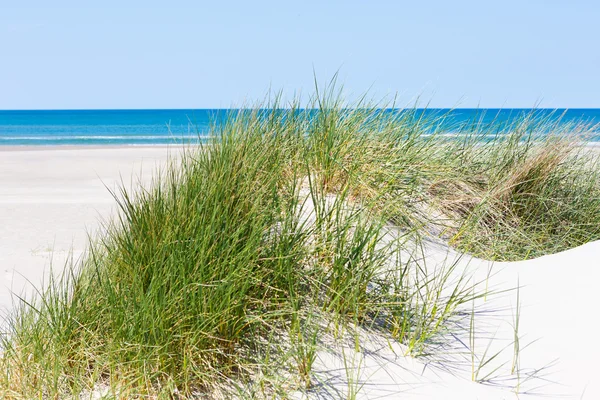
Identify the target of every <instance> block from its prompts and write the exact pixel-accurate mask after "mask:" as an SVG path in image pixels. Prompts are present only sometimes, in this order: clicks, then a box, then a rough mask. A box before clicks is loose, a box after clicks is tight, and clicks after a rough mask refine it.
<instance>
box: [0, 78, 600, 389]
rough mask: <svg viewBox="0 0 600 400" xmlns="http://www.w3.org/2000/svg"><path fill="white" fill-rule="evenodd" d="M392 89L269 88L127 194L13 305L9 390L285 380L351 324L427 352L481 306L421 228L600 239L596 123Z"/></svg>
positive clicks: (455, 236) (520, 237)
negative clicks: (447, 103)
mask: <svg viewBox="0 0 600 400" xmlns="http://www.w3.org/2000/svg"><path fill="white" fill-rule="evenodd" d="M389 106H393V104H391V105H390V104H381V103H370V102H367V101H365V100H361V101H358V102H356V103H354V104H347V103H345V102H344V101H343V99H342V97H341V96H340V94H339V92H338V90H337V89H336V88H335V86H332V87H330V88H328V89H327V90H325V92H321V93H317V94H316V95H315V96H314V98H313V99H312V100H311V101H310V102H309V104H308V106H305V107H304V108H301V107H300V102H292V103H291V104H289V103H285V104H282V103H281V102H280V101H279V100H277V99H276V100H273V101H269V102H263V103H259V104H256V105H255V106H253V107H248V108H246V109H243V110H240V111H238V112H232V113H228V114H227V116H226V118H225V120H224V121H221V122H220V123H219V124H215V125H214V127H213V128H212V132H211V133H210V136H211V139H210V140H209V142H208V143H205V144H203V145H201V146H199V147H190V148H189V149H187V150H186V152H185V154H184V155H183V156H182V157H181V159H180V160H178V161H177V162H174V163H173V165H172V166H171V167H169V168H167V169H166V170H163V171H160V173H159V174H157V176H156V178H155V181H154V182H153V184H152V185H151V186H150V187H145V188H143V187H139V188H138V189H137V190H134V191H133V192H132V191H128V190H125V189H123V190H122V191H121V192H119V193H115V197H116V199H117V201H118V204H119V206H120V212H119V214H118V215H117V216H115V218H114V219H113V220H111V221H110V222H107V223H106V233H105V234H104V235H103V236H102V237H101V238H100V239H97V240H94V241H92V242H91V243H90V246H89V250H88V251H87V253H86V254H85V256H84V257H83V258H82V259H81V260H79V261H76V262H75V261H73V263H72V265H69V266H68V268H67V269H66V272H65V273H64V274H62V275H61V274H58V275H55V276H54V278H52V279H51V281H50V282H48V285H47V286H46V287H44V288H43V290H41V291H40V292H39V293H38V294H37V295H36V296H35V297H34V298H33V299H21V301H20V302H19V305H18V306H17V307H16V310H15V311H14V313H13V315H12V316H11V317H10V318H9V320H8V322H7V324H8V333H7V335H5V336H4V338H3V341H2V349H3V350H2V355H1V356H0V366H1V371H2V372H1V373H0V394H1V396H2V397H3V398H76V397H77V395H80V394H82V393H83V394H85V393H90V392H92V391H95V390H96V391H98V390H104V392H103V393H105V394H106V396H107V398H111V397H114V398H134V397H139V398H145V397H150V398H191V397H194V396H198V397H201V396H209V397H215V398H217V397H224V398H228V397H231V396H234V395H236V396H239V397H241V398H246V397H248V398H254V397H272V396H275V395H281V396H284V395H285V393H290V392H293V391H297V390H300V391H301V390H304V389H306V388H309V387H310V386H311V385H312V384H313V383H314V376H313V373H312V371H311V367H312V365H313V362H314V360H315V355H316V352H317V350H318V349H319V348H321V347H323V346H326V345H327V340H336V338H341V337H343V336H344V335H345V333H347V332H351V331H352V330H353V329H357V328H361V329H369V330H374V331H376V332H381V333H382V334H385V335H388V336H390V337H392V338H394V340H397V341H399V342H401V343H402V344H403V345H405V346H406V349H407V353H408V354H410V355H412V356H415V357H418V356H420V355H424V354H428V355H431V354H432V350H431V344H434V343H439V341H440V340H450V339H448V336H447V335H446V333H447V332H448V331H450V330H452V329H459V326H460V324H456V323H454V322H455V321H456V320H457V319H461V318H467V319H468V318H470V317H471V313H470V304H471V301H472V300H473V299H474V298H475V297H478V296H482V295H484V292H483V290H482V289H480V287H479V286H477V285H475V284H473V283H472V282H469V281H468V279H461V278H460V277H461V274H460V271H458V273H456V272H457V271H453V272H454V274H450V273H449V271H451V270H452V269H453V266H452V265H450V266H447V268H443V269H442V268H434V269H431V268H429V269H428V268H425V267H424V266H423V265H422V264H421V263H420V261H419V258H418V257H414V256H413V255H412V254H414V251H415V249H418V248H419V245H418V243H419V242H420V241H421V240H422V239H424V238H435V239H436V240H442V241H445V242H446V243H448V244H449V245H450V246H451V247H453V248H455V249H458V250H460V251H462V252H465V253H468V254H471V255H474V256H476V257H481V258H486V259H490V260H521V259H526V258H533V257H538V256H541V255H544V254H550V253H554V252H558V251H562V250H565V249H568V248H572V247H575V246H578V245H580V244H583V243H586V242H588V241H591V240H596V239H600V179H599V178H600V167H599V165H598V159H597V157H596V156H595V153H594V152H592V151H590V150H589V148H586V147H585V141H586V138H587V135H589V134H590V133H592V132H593V131H594V129H595V127H591V126H587V125H585V124H565V123H562V122H561V121H560V118H557V116H552V118H549V117H538V116H537V115H536V114H535V113H532V114H527V115H523V116H522V117H521V118H519V119H517V120H515V121H512V122H508V123H505V122H498V123H495V124H493V125H483V124H480V123H478V122H477V121H473V124H470V125H468V126H461V127H457V128H456V130H455V133H456V134H455V135H452V136H449V135H446V133H447V131H446V130H444V129H442V126H441V125H440V121H441V120H443V118H444V115H438V116H436V117H430V118H425V117H424V116H423V113H422V112H420V111H419V109H412V110H402V111H399V112H394V111H390V110H387V111H385V110H383V109H384V108H386V107H389ZM307 109H309V110H310V111H306V110H307ZM451 276H459V278H458V279H454V278H451ZM464 310H467V312H464ZM324 338H328V339H327V340H324ZM70 396H75V397H70Z"/></svg>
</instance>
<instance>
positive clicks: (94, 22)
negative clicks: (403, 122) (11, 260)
mask: <svg viewBox="0 0 600 400" xmlns="http://www.w3.org/2000/svg"><path fill="white" fill-rule="evenodd" d="M84 3H85V4H88V5H84ZM92 3H94V4H95V5H94V4H92ZM125 4H126V5H125ZM599 20H600V1H597V0H595V1H592V0H588V1H584V0H562V1H559V0H546V1H542V0H520V1H514V0H503V1H484V0H479V1H462V0H451V1H447V0H446V1H400V0H398V1H392V0H390V1H381V0H370V1H366V0H364V1H352V0H347V1H327V0H321V1H312V0H311V1H301V2H291V1H283V0H279V1H260V0H255V1H212V2H205V1H198V0H196V1H192V0H189V1H183V0H170V1H168V2H167V1H160V2H158V1H152V0H144V1H138V0H129V1H124V0H119V1H113V0H104V1H102V2H100V1H95V2H91V1H89V2H83V1H61V0H53V1H41V0H38V1H33V0H32V1H29V0H21V1H15V0H0V109H86V108H94V109H97V108H109V109H117V108H227V107H232V106H233V107H235V106H238V105H240V104H243V103H245V102H249V101H253V100H256V99H260V98H263V97H264V96H265V94H266V93H267V92H268V90H269V89H272V90H282V91H283V93H284V97H286V98H290V97H291V96H293V95H294V94H297V93H301V94H302V95H303V96H307V95H309V94H310V93H312V92H313V91H314V88H315V78H316V80H317V82H318V84H319V85H321V86H322V85H323V84H324V83H325V82H327V81H328V80H330V79H331V78H332V77H333V76H334V75H335V74H336V73H338V82H340V83H341V84H343V88H344V93H345V95H346V96H347V98H348V99H353V98H356V97H357V96H359V95H361V94H364V93H368V95H369V96H370V97H372V98H376V99H389V98H392V97H393V96H395V95H397V96H398V99H399V100H398V101H399V102H400V103H405V104H411V103H412V102H414V101H415V100H416V99H420V100H419V101H420V102H421V103H425V104H428V105H429V106H430V107H504V108H509V107H514V108H518V107H532V106H536V105H537V106H541V107H549V108H588V107H596V108H599V107H600V51H598V40H599V39H600V23H599V22H598V21H599Z"/></svg>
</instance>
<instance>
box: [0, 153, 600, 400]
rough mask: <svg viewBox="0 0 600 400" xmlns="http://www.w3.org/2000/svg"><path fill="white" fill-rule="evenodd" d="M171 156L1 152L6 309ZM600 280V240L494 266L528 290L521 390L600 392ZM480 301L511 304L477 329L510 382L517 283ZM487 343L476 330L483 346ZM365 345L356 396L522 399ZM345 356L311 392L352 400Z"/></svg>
mask: <svg viewBox="0 0 600 400" xmlns="http://www.w3.org/2000/svg"><path fill="white" fill-rule="evenodd" d="M168 153H169V151H168V150H167V149H166V148H162V147H154V148H137V147H129V148H118V149H114V148H112V149H107V148H104V149H89V148H87V149H36V150H31V149H18V150H12V151H6V149H0V222H1V223H0V267H1V268H2V271H1V272H2V273H1V274H0V307H2V308H3V309H4V310H7V309H10V307H11V300H10V299H11V297H10V291H11V288H12V290H13V291H15V292H17V293H20V292H22V291H23V290H24V289H25V288H26V287H27V284H26V280H27V279H29V280H31V281H32V282H34V283H39V281H40V280H41V278H42V277H43V275H44V271H47V270H48V267H49V262H50V258H51V257H52V256H53V257H54V265H55V268H60V267H62V262H63V260H64V257H65V255H66V254H68V252H69V251H70V250H73V252H74V254H75V255H76V256H77V255H78V254H80V253H81V251H82V250H83V249H84V246H85V243H86V231H87V232H90V231H92V232H93V231H94V230H96V229H97V228H98V227H99V225H98V217H99V216H101V217H105V218H106V217H108V216H109V215H110V214H111V212H112V211H111V210H112V209H113V207H114V204H115V202H114V199H113V198H112V196H111V195H110V193H109V192H108V190H107V189H106V187H105V185H106V186H108V187H114V185H115V184H116V183H118V182H119V180H120V177H121V176H122V177H123V180H124V181H125V182H126V183H127V182H129V181H130V180H131V177H132V174H135V175H138V176H141V177H142V180H143V181H145V182H147V181H148V180H149V177H150V175H151V172H152V170H153V169H154V168H155V167H156V166H157V165H158V166H160V165H164V164H165V162H166V161H167V155H168ZM172 153H174V154H176V153H177V151H172ZM142 167H143V168H142ZM455 257H457V254H455V253H453V252H452V251H449V250H448V249H446V248H444V246H440V245H431V246H430V247H429V250H428V251H427V260H428V263H429V265H433V264H441V263H444V262H449V260H450V261H451V260H452V259H454V258H455ZM460 264H461V268H459V270H464V269H468V270H469V271H472V272H473V274H474V276H475V279H480V280H483V279H485V277H486V276H487V274H488V272H489V268H490V263H489V262H487V261H483V260H477V259H470V258H469V257H463V258H461V260H460ZM599 282H600V242H595V243H590V244H587V245H585V246H581V247H579V248H576V249H572V250H569V251H566V252H564V253H560V254H556V255H552V256H546V257H542V258H539V259H536V260H530V261H523V262H516V263H497V264H495V265H494V266H493V269H492V276H491V277H490V279H489V282H488V283H489V287H490V288H495V289H510V288H515V287H516V286H517V284H518V283H519V284H520V286H521V289H520V290H519V295H520V300H521V307H522V308H521V317H520V327H519V337H520V346H521V352H520V365H521V368H522V370H523V373H522V376H521V381H523V382H522V384H521V389H522V390H529V391H531V392H532V393H535V394H533V395H521V396H520V397H519V398H525V399H527V398H568V399H580V398H581V399H600V383H599V382H598V381H599V379H598V376H599V375H600V364H599V363H598V360H600V340H598V331H599V329H598V328H599V326H598V309H599V308H600V307H599V306H600V301H599V300H598V298H599V297H598V295H597V291H598V285H599ZM479 303H480V304H478V306H481V307H486V308H488V309H491V310H503V311H502V312H498V313H495V314H489V315H480V316H478V317H477V319H476V329H477V330H478V331H479V332H480V333H481V336H483V333H484V332H488V333H490V334H491V335H493V336H494V337H495V340H494V341H493V342H492V346H491V348H490V350H489V352H488V356H491V355H493V354H494V353H495V352H496V351H497V350H499V349H502V348H503V347H506V349H505V350H504V351H503V352H502V353H501V355H500V356H499V357H497V359H495V360H494V362H492V363H490V364H489V366H488V367H489V368H487V370H490V369H494V368H495V366H500V369H499V370H498V374H505V375H506V376H507V377H508V379H510V378H511V377H510V365H511V363H512V351H513V346H512V344H511V343H512V341H513V333H514V331H513V328H512V323H513V313H514V310H515V303H516V291H510V292H506V293H504V294H501V295H497V296H495V297H494V296H492V297H490V298H488V299H487V300H486V302H485V303H482V302H479ZM367 339H368V340H367ZM463 340H465V338H463ZM467 340H468V339H467ZM489 342H490V340H489V339H484V338H481V337H480V336H478V337H477V341H476V345H477V348H478V350H479V354H481V353H482V352H483V351H484V350H485V348H486V347H487V345H488V343H489ZM531 342H533V344H531V345H530V346H528V347H526V345H527V344H529V343H531ZM363 345H364V350H365V351H363V352H361V353H359V354H356V353H354V351H353V350H347V351H346V355H347V362H350V361H353V362H354V365H355V366H356V367H358V368H357V369H356V370H354V371H355V373H356V374H355V376H354V378H358V383H357V384H356V385H350V386H354V387H356V388H358V387H359V388H360V391H359V393H358V396H357V398H382V397H383V398H392V399H394V398H414V399H438V398H439V399H448V398H456V399H476V398H479V399H504V398H506V399H510V398H517V396H516V395H515V394H514V393H513V392H511V390H510V389H507V388H505V387H503V386H508V385H514V384H515V381H514V380H513V381H510V380H497V381H496V382H495V383H496V384H498V385H500V387H492V386H489V385H487V386H486V385H481V384H476V383H473V382H472V381H471V380H470V378H471V367H470V365H469V362H470V360H468V359H464V357H463V356H461V355H456V356H455V358H454V359H453V360H454V361H453V362H452V363H451V364H450V365H447V366H452V367H456V368H455V369H454V370H453V371H444V370H441V369H439V368H437V367H435V366H434V365H433V364H431V365H427V364H425V362H424V361H422V360H414V359H412V358H410V357H404V356H403V355H402V354H403V352H404V350H405V349H403V348H402V346H400V345H397V344H392V345H390V344H389V343H387V342H386V341H385V340H383V338H381V337H379V336H368V337H366V338H365V340H364V342H363ZM525 347H526V348H525ZM367 350H368V351H367ZM340 355H341V351H337V352H333V353H320V354H319V358H318V360H317V362H316V365H315V370H316V371H318V376H319V377H320V378H321V379H323V380H325V381H324V382H322V384H321V385H320V386H318V387H317V388H316V390H315V391H314V392H313V393H312V394H311V397H314V398H334V399H335V398H340V397H345V393H346V391H347V390H348V387H349V385H348V380H349V379H348V376H347V372H348V371H352V367H350V368H348V364H347V365H346V366H344V364H343V361H342V359H341V358H340V357H339V356H340ZM461 357H462V358H461ZM459 361H460V362H462V364H461V363H460V362H459ZM553 362H554V363H553ZM503 363H506V364H504V365H503ZM552 363H553V364H552ZM551 364H552V365H551ZM547 365H551V366H550V367H549V368H547V369H545V370H543V371H542V372H541V374H539V375H541V376H542V377H543V378H544V379H539V378H537V379H532V380H530V381H526V380H525V379H524V377H525V374H526V373H527V372H528V371H531V370H532V369H536V368H542V367H545V366H547ZM507 371H508V372H507ZM482 375H485V372H482ZM512 378H513V379H514V376H512Z"/></svg>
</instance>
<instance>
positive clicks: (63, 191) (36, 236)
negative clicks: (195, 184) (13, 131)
mask: <svg viewBox="0 0 600 400" xmlns="http://www.w3.org/2000/svg"><path fill="white" fill-rule="evenodd" d="M169 153H174V154H177V150H176V149H175V150H168V148H166V147H122V148H76V147H69V148H57V147H55V148H34V147H29V148H7V147H5V148H0V268H1V270H0V309H1V310H6V309H7V308H10V306H11V294H10V292H11V290H12V291H14V292H15V293H18V294H21V293H23V290H24V289H27V292H30V289H31V287H30V286H31V285H28V284H27V280H29V281H31V282H33V283H35V284H39V282H40V281H41V279H42V277H43V276H44V271H48V269H49V266H50V260H51V259H52V261H53V268H55V269H61V268H62V267H63V266H64V262H65V259H66V256H67V255H68V254H69V252H70V251H72V252H73V254H74V256H75V257H77V256H78V255H79V254H81V252H82V251H83V249H84V248H85V245H86V242H87V236H86V235H87V233H86V232H89V233H93V232H94V231H96V230H97V229H98V227H99V217H103V218H106V217H108V216H109V215H111V210H112V209H113V207H114V206H115V200H114V198H113V197H112V195H111V194H110V192H109V191H108V189H107V187H109V188H115V187H116V185H117V184H118V183H119V182H120V181H121V178H122V180H123V182H124V183H125V184H126V185H127V184H130V183H131V182H132V177H139V178H140V179H141V180H142V181H146V182H147V181H149V180H150V177H151V175H152V171H153V170H154V169H155V167H157V166H160V165H164V164H165V163H166V161H167V158H168V154H169ZM135 179H137V178H135ZM105 185H106V186H105Z"/></svg>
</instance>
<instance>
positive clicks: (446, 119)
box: [0, 108, 600, 146]
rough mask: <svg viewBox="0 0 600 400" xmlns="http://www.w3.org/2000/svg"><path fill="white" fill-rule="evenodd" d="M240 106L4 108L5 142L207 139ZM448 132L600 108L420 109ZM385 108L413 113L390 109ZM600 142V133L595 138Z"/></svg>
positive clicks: (584, 114) (0, 125)
mask: <svg viewBox="0 0 600 400" xmlns="http://www.w3.org/2000/svg"><path fill="white" fill-rule="evenodd" d="M236 111H237V110H213V109H198V110H191V109H190V110H182V109H176V110H175V109H168V110H12V111H11V110H0V146H54V145H94V146H100V145H113V146H114V145H130V146H135V145H165V144H194V143H199V142H201V141H206V139H207V138H208V137H209V135H210V128H211V126H212V125H213V124H217V125H218V123H219V121H221V120H222V119H223V117H225V116H226V115H227V114H228V113H231V112H236ZM412 111H413V112H416V113H417V114H418V115H424V116H425V117H432V118H436V117H439V118H438V119H439V120H440V121H441V124H445V126H446V127H447V130H448V132H450V133H451V132H454V131H456V127H458V126H461V125H466V124H471V123H474V122H476V123H479V124H498V123H503V122H509V123H510V122H511V120H514V119H517V118H522V116H523V115H527V114H531V113H534V115H537V116H538V117H540V118H551V119H552V118H556V119H560V121H561V123H563V122H564V123H576V122H583V123H586V124H589V125H597V124H600V109H553V110H550V109H536V110H532V109H492V108H487V109H440V108H437V109H433V108H432V109H420V110H416V111H415V110H412ZM385 112H410V111H406V110H385ZM591 140H592V141H595V142H600V132H599V133H598V134H597V135H594V136H593V137H592V138H591Z"/></svg>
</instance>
